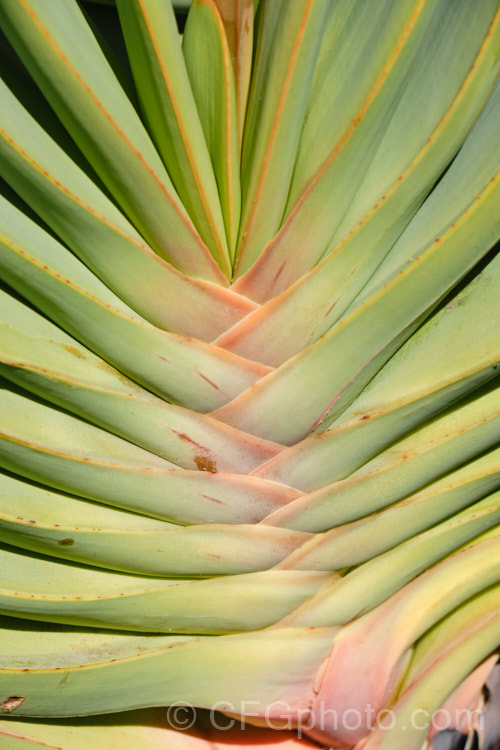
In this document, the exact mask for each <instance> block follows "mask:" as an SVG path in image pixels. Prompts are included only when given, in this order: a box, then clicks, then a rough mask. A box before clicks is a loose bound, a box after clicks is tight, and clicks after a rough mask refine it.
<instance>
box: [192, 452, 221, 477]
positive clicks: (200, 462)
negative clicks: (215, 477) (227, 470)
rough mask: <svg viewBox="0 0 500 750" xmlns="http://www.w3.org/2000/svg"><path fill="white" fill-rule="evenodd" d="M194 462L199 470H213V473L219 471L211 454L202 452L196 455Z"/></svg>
mask: <svg viewBox="0 0 500 750" xmlns="http://www.w3.org/2000/svg"><path fill="white" fill-rule="evenodd" d="M194 462H195V464H196V468H197V469H198V471H210V472H212V474H214V473H215V472H216V471H217V466H216V465H215V461H213V460H212V459H211V458H210V457H209V456H204V455H202V454H200V455H198V456H195V457H194Z"/></svg>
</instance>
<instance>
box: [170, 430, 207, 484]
mask: <svg viewBox="0 0 500 750" xmlns="http://www.w3.org/2000/svg"><path fill="white" fill-rule="evenodd" d="M172 432H173V433H174V434H175V435H177V437H178V438H179V440H182V441H183V442H185V443H189V444H190V445H194V446H196V448H199V449H200V451H203V452H202V453H198V455H195V456H194V457H193V461H194V463H195V464H196V468H197V469H198V471H210V472H212V473H213V474H215V473H216V472H217V464H216V463H215V459H214V458H212V457H211V456H210V453H209V451H207V449H206V448H205V446H203V445H202V444H201V443H197V442H196V440H193V438H191V437H189V435H186V433H185V432H178V431H177V430H172Z"/></svg>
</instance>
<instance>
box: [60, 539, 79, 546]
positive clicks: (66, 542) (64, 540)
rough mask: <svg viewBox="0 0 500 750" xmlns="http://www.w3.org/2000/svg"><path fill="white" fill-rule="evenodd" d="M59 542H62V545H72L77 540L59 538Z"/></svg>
mask: <svg viewBox="0 0 500 750" xmlns="http://www.w3.org/2000/svg"><path fill="white" fill-rule="evenodd" d="M57 543H58V544H60V545H61V547H71V545H72V544H74V543H75V540H74V539H59V541H58V542H57Z"/></svg>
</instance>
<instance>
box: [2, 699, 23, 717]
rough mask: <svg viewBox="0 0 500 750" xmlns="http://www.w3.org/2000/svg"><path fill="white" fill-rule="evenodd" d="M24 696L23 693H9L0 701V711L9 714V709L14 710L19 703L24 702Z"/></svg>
mask: <svg viewBox="0 0 500 750" xmlns="http://www.w3.org/2000/svg"><path fill="white" fill-rule="evenodd" d="M25 698H26V696H24V695H11V696H10V697H9V698H6V699H5V700H4V701H2V702H1V703H0V711H1V712H2V713H3V714H10V713H11V711H15V710H16V708H19V706H20V705H21V703H24V700H25Z"/></svg>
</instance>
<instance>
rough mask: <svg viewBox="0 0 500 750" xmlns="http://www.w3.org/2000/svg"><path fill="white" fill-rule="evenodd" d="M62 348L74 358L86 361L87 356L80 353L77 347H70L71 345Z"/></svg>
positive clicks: (63, 345) (64, 345)
mask: <svg viewBox="0 0 500 750" xmlns="http://www.w3.org/2000/svg"><path fill="white" fill-rule="evenodd" d="M61 346H62V348H63V349H66V351H67V352H69V353H70V354H72V355H73V356H74V357H78V359H85V355H84V354H82V353H81V351H79V349H77V348H76V347H74V346H70V345H69V344H61Z"/></svg>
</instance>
